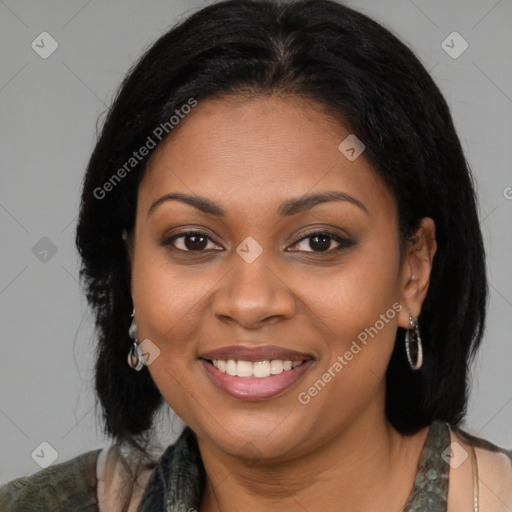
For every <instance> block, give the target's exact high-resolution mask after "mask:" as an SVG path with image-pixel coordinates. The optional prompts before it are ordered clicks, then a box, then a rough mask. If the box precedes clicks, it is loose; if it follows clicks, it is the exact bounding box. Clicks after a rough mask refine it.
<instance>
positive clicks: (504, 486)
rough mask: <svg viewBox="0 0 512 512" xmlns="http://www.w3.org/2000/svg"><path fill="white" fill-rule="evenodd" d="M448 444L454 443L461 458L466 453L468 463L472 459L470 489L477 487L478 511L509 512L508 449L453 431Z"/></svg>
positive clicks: (511, 461) (511, 470)
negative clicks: (471, 486) (471, 484)
mask: <svg viewBox="0 0 512 512" xmlns="http://www.w3.org/2000/svg"><path fill="white" fill-rule="evenodd" d="M452 442H456V443H458V444H459V445H460V446H461V447H462V449H463V450H464V451H461V457H466V455H465V454H466V453H467V459H468V464H469V460H471V458H472V456H474V457H475V459H476V460H475V463H473V464H472V470H471V472H470V476H471V479H472V480H473V482H474V483H473V490H475V487H476V488H477V492H478V496H479V502H480V510H481V511H482V512H487V511H492V512H502V511H503V512H505V511H507V512H508V511H510V510H511V509H512V450H509V449H506V448H502V447H499V446H497V445H495V444H493V443H491V442H490V441H488V440H486V439H483V438H480V437H477V436H475V435H471V434H469V433H468V432H466V431H464V430H461V429H457V428H456V429H454V431H453V439H452ZM452 469H453V468H452ZM457 472H458V470H457ZM454 473H455V471H454Z"/></svg>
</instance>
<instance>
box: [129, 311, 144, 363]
mask: <svg viewBox="0 0 512 512" xmlns="http://www.w3.org/2000/svg"><path fill="white" fill-rule="evenodd" d="M132 317H133V320H132V323H131V325H130V328H129V329H128V335H129V336H130V338H131V339H132V340H133V344H132V346H131V348H130V351H129V352H128V366H129V367H130V368H133V369H134V370H136V371H138V372H140V371H141V370H142V368H144V363H143V362H142V360H143V359H142V358H143V357H144V356H143V355H142V353H141V350H140V345H139V339H138V333H137V323H136V322H135V308H133V312H132Z"/></svg>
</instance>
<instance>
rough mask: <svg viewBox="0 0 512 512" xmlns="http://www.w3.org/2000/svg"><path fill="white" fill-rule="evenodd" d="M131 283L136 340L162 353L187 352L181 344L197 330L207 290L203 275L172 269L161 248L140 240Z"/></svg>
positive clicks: (184, 269)
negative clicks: (150, 341)
mask: <svg viewBox="0 0 512 512" xmlns="http://www.w3.org/2000/svg"><path fill="white" fill-rule="evenodd" d="M132 279H133V283H132V286H133V295H134V300H135V301H136V309H137V324H138V330H139V337H140V339H144V338H149V339H151V340H152V341H154V343H156V344H157V345H158V347H159V348H160V350H162V351H163V352H167V351H173V352H175V351H179V352H181V351H187V350H191V347H190V345H189V344H187V343H185V341H186V340H187V339H190V337H191V335H192V334H193V332H194V330H195V329H197V328H198V326H199V322H200V319H201V314H200V309H201V307H202V306H203V301H204V297H205V295H206V294H207V291H208V287H209V286H210V285H209V283H208V282H206V281H205V279H204V275H203V276H202V275H201V273H200V272H197V270H194V269H193V268H192V266H189V267H187V266H185V265H182V266H178V265H172V264H171V262H170V258H169V257H168V256H167V254H166V248H165V247H157V246H156V245H155V242H152V241H149V242H147V241H145V240H144V239H142V240H140V243H139V244H138V245H137V249H136V251H135V254H134V262H133V278H132ZM203 307H204V306H203ZM171 342H172V343H171Z"/></svg>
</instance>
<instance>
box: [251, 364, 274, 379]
mask: <svg viewBox="0 0 512 512" xmlns="http://www.w3.org/2000/svg"><path fill="white" fill-rule="evenodd" d="M252 366H253V368H252V373H253V375H254V376H255V377H259V378H262V377H268V376H269V375H270V363H269V362H268V361H257V362H255V363H253V365H252Z"/></svg>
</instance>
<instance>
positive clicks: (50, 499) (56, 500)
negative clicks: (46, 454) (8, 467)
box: [0, 449, 101, 512]
mask: <svg viewBox="0 0 512 512" xmlns="http://www.w3.org/2000/svg"><path fill="white" fill-rule="evenodd" d="M100 451H101V450H100V449H98V450H92V451H89V452H86V453H83V454H81V455H79V456H77V457H75V458H73V459H70V460H68V461H66V462H61V463H60V464H55V465H53V466H50V467H48V468H46V469H42V470H40V471H38V472H37V473H34V474H32V475H29V476H25V477H21V478H17V479H16V480H12V481H11V482H8V483H7V484H5V485H3V486H2V487H0V510H2V512H21V511H27V510H30V511H32V512H50V511H51V512H61V511H62V512H64V511H66V512H68V511H69V512H71V511H80V512H98V502H97V497H96V486H97V478H96V464H97V458H98V455H99V453H100Z"/></svg>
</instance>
